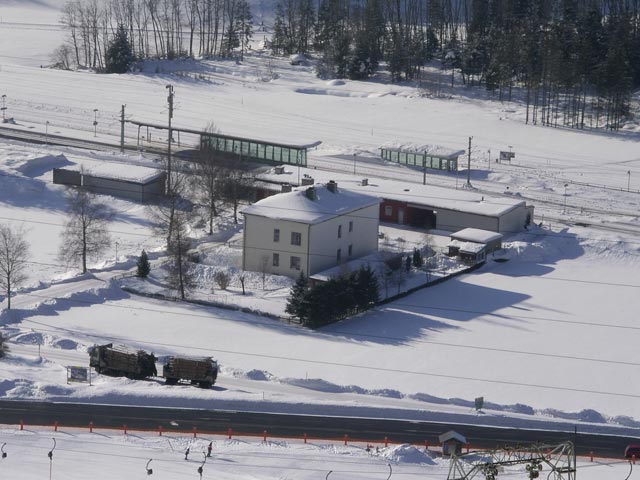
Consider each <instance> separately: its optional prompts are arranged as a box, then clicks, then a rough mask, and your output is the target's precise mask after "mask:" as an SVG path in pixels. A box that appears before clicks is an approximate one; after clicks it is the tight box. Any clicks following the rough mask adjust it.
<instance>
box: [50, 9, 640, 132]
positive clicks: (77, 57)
mask: <svg viewBox="0 0 640 480" xmlns="http://www.w3.org/2000/svg"><path fill="white" fill-rule="evenodd" d="M62 23H63V24H64V25H65V26H66V27H67V29H68V32H69V38H68V42H67V43H66V44H65V45H63V46H62V47H61V49H59V51H58V54H57V55H56V57H57V58H60V59H62V60H60V63H61V64H63V65H65V66H69V65H75V66H86V67H89V68H94V69H98V70H102V69H104V68H105V57H106V53H107V49H108V48H109V45H110V43H111V41H112V39H113V38H115V36H116V33H117V32H118V29H119V28H121V29H122V31H123V32H125V33H126V35H127V38H128V41H129V42H130V44H131V48H132V52H133V55H134V56H135V57H136V58H151V57H160V58H174V57H177V56H199V57H208V56H212V55H216V56H223V57H225V56H226V57H229V56H235V55H240V56H242V55H243V53H244V52H246V51H247V49H248V48H249V47H248V44H249V41H250V39H251V36H252V31H253V20H252V15H251V11H250V7H249V4H248V3H247V0H106V1H98V0H68V1H67V2H66V3H65V5H64V8H63V15H62ZM639 26H640V0H277V1H276V4H275V10H274V21H273V31H272V35H271V38H270V41H269V42H268V43H269V45H270V47H271V49H272V51H273V53H274V54H276V55H290V54H298V53H301V54H311V55H314V56H317V57H318V63H317V69H318V74H319V75H320V76H322V77H327V78H350V79H367V78H369V77H371V76H372V75H373V74H374V73H376V71H378V67H379V66H380V65H381V64H384V66H385V68H386V69H387V70H388V72H389V74H390V77H391V80H392V81H401V80H411V81H420V82H421V83H422V82H424V83H422V84H423V85H427V88H428V81H426V80H425V79H427V76H426V75H425V69H424V67H425V65H427V64H429V62H431V61H434V60H436V61H437V63H436V64H437V65H440V66H441V67H442V68H444V69H446V70H449V71H450V72H451V82H454V81H455V80H456V78H458V79H460V80H459V81H460V82H462V83H463V84H465V85H467V86H469V87H477V88H478V87H479V88H484V89H486V90H487V91H489V92H491V94H492V95H494V96H496V97H497V98H498V99H500V100H513V99H514V92H515V91H517V92H518V100H520V101H522V102H523V103H525V104H526V122H527V123H532V124H542V125H550V126H568V127H575V128H584V127H596V128H597V127H602V126H606V127H608V128H611V129H617V128H619V127H620V126H621V122H622V120H623V119H624V117H625V115H626V114H627V113H628V112H629V104H630V97H631V92H632V91H633V90H634V89H635V88H637V87H638V86H640V28H639ZM427 80H428V79H427Z"/></svg>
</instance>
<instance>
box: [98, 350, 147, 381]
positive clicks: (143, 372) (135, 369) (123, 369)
mask: <svg viewBox="0 0 640 480" xmlns="http://www.w3.org/2000/svg"><path fill="white" fill-rule="evenodd" d="M89 356H90V357H89V366H91V367H93V368H95V369H96V372H98V373H102V374H104V375H111V376H113V377H127V378H132V379H137V380H140V379H143V378H146V377H152V376H156V375H158V371H157V370H156V357H155V356H154V355H153V353H147V352H145V351H144V350H134V349H131V348H129V347H127V346H125V345H116V346H114V345H113V343H108V344H106V345H95V346H93V347H91V348H90V349H89Z"/></svg>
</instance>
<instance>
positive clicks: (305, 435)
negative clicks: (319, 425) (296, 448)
mask: <svg viewBox="0 0 640 480" xmlns="http://www.w3.org/2000/svg"><path fill="white" fill-rule="evenodd" d="M304 443H307V434H306V433H305V434H304Z"/></svg>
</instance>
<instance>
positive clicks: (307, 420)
mask: <svg viewBox="0 0 640 480" xmlns="http://www.w3.org/2000/svg"><path fill="white" fill-rule="evenodd" d="M20 421H24V422H25V424H26V425H29V424H31V425H53V424H54V422H56V421H57V422H58V423H59V424H60V425H61V426H62V425H64V426H67V427H87V428H88V426H89V424H90V422H92V423H93V425H94V426H95V427H96V428H120V429H122V428H124V425H126V427H127V429H129V430H147V431H154V430H157V429H158V427H162V430H163V431H165V432H170V431H172V430H173V431H176V430H178V431H182V432H192V431H193V429H194V428H195V429H196V430H197V431H198V432H201V433H205V432H207V433H209V434H211V433H219V434H221V435H227V434H228V433H227V432H228V431H229V429H231V431H232V432H235V434H242V435H246V434H251V435H257V436H260V435H264V432H267V435H268V436H275V437H288V438H301V437H303V436H304V434H306V435H308V436H309V437H310V438H317V439H335V440H342V439H344V438H345V435H346V436H347V439H349V440H353V441H356V440H357V441H366V442H374V443H382V442H384V441H385V438H386V439H388V441H389V442H391V443H411V444H414V445H424V443H425V442H429V444H430V445H434V444H436V443H437V438H438V435H440V434H441V433H444V432H446V431H448V430H450V429H452V428H455V429H456V430H457V431H459V432H461V433H462V434H464V435H465V436H466V437H467V440H468V442H469V444H470V445H471V446H472V447H474V448H495V447H496V446H500V445H505V444H511V445H513V444H527V443H536V442H545V443H559V442H562V441H566V440H571V441H574V442H575V443H576V445H577V453H578V454H580V455H588V454H589V452H597V455H598V456H600V457H611V458H619V457H621V456H622V454H623V452H624V447H625V446H626V445H627V444H629V443H634V442H637V441H638V440H637V439H634V438H631V437H626V436H622V435H614V434H611V435H604V434H586V433H581V432H575V431H574V430H573V428H572V427H571V426H570V425H567V429H566V430H564V431H561V430H558V431H544V430H539V429H536V430H533V429H519V428H496V427H487V426H480V425H451V424H443V423H436V422H416V421H403V420H384V419H372V418H354V417H330V416H314V415H285V414H270V413H255V412H237V411H225V410H196V409H175V408H152V407H130V406H126V407H125V406H109V405H91V404H71V403H46V402H28V401H27V402H25V401H8V400H2V401H0V424H14V425H18V424H19V423H20Z"/></svg>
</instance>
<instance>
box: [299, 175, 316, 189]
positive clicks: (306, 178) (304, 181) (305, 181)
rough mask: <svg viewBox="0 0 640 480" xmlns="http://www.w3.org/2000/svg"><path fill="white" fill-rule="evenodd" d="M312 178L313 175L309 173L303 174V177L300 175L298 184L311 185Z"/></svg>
mask: <svg viewBox="0 0 640 480" xmlns="http://www.w3.org/2000/svg"><path fill="white" fill-rule="evenodd" d="M313 183H314V180H313V177H310V176H309V175H305V176H304V177H302V181H301V182H300V185H302V186H304V185H313Z"/></svg>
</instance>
